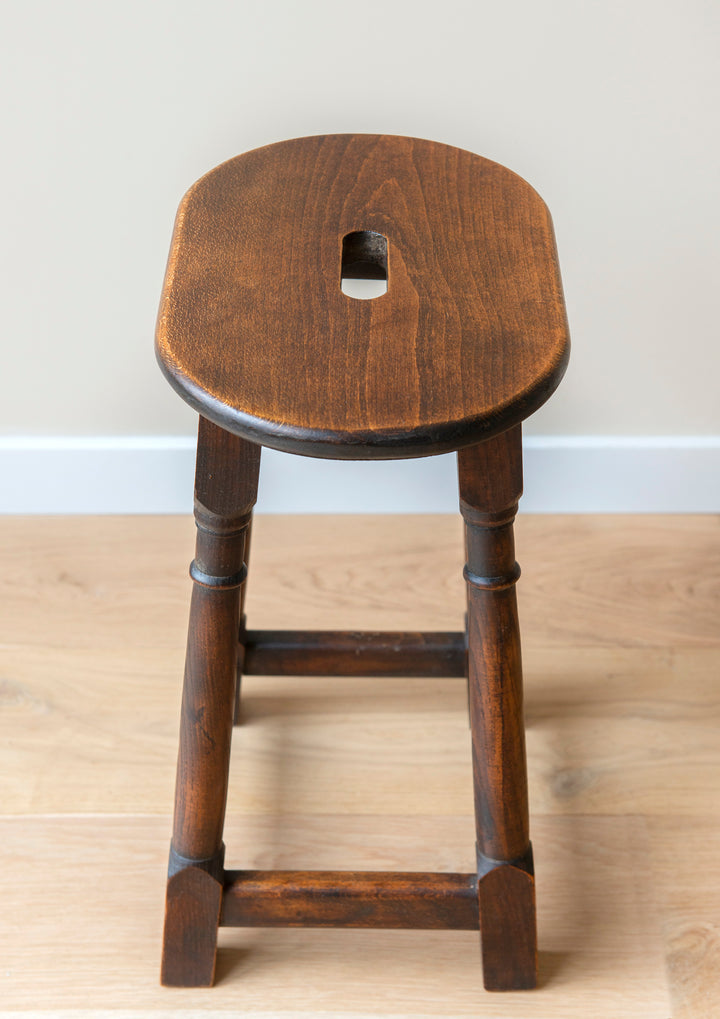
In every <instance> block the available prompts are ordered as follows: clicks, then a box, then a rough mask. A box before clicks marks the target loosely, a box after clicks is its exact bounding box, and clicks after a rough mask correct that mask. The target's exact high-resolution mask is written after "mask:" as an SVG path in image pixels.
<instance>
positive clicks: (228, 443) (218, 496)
mask: <svg viewBox="0 0 720 1019" xmlns="http://www.w3.org/2000/svg"><path fill="white" fill-rule="evenodd" d="M259 467H260V447H259V446H255V445H253V444H252V443H249V442H247V441H245V440H244V439H240V438H238V437H237V436H235V435H231V434H230V433H229V432H226V431H224V430H223V429H221V428H218V427H217V426H216V425H214V424H212V423H211V422H209V421H207V420H206V419H204V418H202V417H201V418H200V427H199V431H198V451H197V466H196V472H195V521H196V524H197V547H196V555H195V559H194V560H193V562H192V565H191V567H190V575H191V577H192V579H193V581H194V584H193V592H192V600H191V605H190V625H189V632H188V644H187V656H186V659H185V682H184V685H183V700H182V714H181V721H180V752H179V756H178V768H177V783H176V788H175V819H174V824H173V838H172V846H171V849H170V867H169V872H168V887H167V904H166V913H165V935H164V941H163V959H162V982H163V984H165V985H169V986H180V987H201V986H210V985H211V984H212V982H213V977H214V971H215V949H216V942H217V927H218V921H219V917H220V906H221V903H222V889H223V878H224V872H223V854H224V846H223V842H222V834H223V823H224V820H225V801H226V796H227V784H228V767H229V763H230V741H231V736H232V724H233V714H234V707H235V680H236V670H237V659H238V619H239V616H240V596H241V590H242V585H243V581H244V579H245V573H246V570H245V566H244V565H243V561H244V552H245V536H246V533H247V528H248V525H249V522H250V515H251V512H252V507H253V505H254V503H255V499H256V496H257V482H258V472H259Z"/></svg>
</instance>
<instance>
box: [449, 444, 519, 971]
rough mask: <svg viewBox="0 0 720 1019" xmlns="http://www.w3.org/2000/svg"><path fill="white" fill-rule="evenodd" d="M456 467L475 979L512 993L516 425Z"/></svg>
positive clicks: (515, 949) (515, 937)
mask: <svg viewBox="0 0 720 1019" xmlns="http://www.w3.org/2000/svg"><path fill="white" fill-rule="evenodd" d="M458 471H459V481H460V509H461V512H462V515H463V517H464V518H465V525H466V530H465V533H466V547H467V566H466V568H465V578H466V580H467V597H468V670H469V691H470V724H471V729H472V745H473V776H474V786H475V821H476V829H477V851H478V896H479V906H480V928H481V932H482V955H483V977H484V982H485V987H486V988H487V990H497V991H501V990H522V989H529V988H532V987H534V986H535V984H536V980H537V936H536V927H535V885H534V876H533V862H532V849H531V846H530V840H529V835H528V795H527V767H526V762H525V728H524V722H523V708H522V666H521V659H520V633H519V627H518V615H517V601H516V597H515V582H516V581H517V579H518V576H519V574H520V570H519V568H518V565H517V563H516V562H515V543H514V539H513V521H514V519H515V514H516V512H517V503H518V499H519V498H520V495H521V494H522V446H521V428H520V426H519V425H517V426H516V427H514V428H512V429H510V431H508V432H505V433H504V434H502V435H499V436H497V437H495V438H493V439H490V440H488V441H486V442H483V443H481V444H479V445H477V446H472V447H470V448H468V449H463V450H460V452H459V453H458Z"/></svg>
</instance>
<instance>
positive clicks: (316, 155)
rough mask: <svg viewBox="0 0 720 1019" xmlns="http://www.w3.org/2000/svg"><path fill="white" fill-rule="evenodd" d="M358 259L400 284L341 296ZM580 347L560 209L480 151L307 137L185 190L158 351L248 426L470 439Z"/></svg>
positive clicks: (199, 394)
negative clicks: (558, 230)
mask: <svg viewBox="0 0 720 1019" xmlns="http://www.w3.org/2000/svg"><path fill="white" fill-rule="evenodd" d="M358 277H359V278H363V277H364V278H384V279H387V292H386V293H385V294H384V295H382V296H380V297H376V298H374V299H371V300H358V299H356V298H353V297H349V296H347V295H346V294H345V293H344V292H343V290H342V289H341V281H342V279H343V278H346V279H347V278H358ZM568 351H569V341H568V329H567V322H566V317H565V309H564V303H563V297H562V288H561V282H560V275H559V270H558V263H557V257H556V251H555V241H554V236H553V229H552V223H551V219H550V214H549V212H548V210H547V208H546V206H545V204H544V202H543V201H542V199H541V198H540V197H539V196H538V194H537V193H536V192H535V191H534V190H533V189H532V188H531V187H530V185H528V184H527V183H526V182H525V181H524V180H522V178H520V177H518V176H517V175H516V174H514V173H512V172H511V171H509V170H507V169H505V168H504V167H502V166H499V165H498V164H496V163H493V162H491V161H490V160H487V159H484V158H482V157H481V156H477V155H473V154H472V153H469V152H465V151H463V150H460V149H456V148H452V147H450V146H447V145H441V144H438V143H434V142H429V141H421V140H418V139H414V138H402V137H394V136H384V135H363V134H358V135H353V134H347V135H327V136H319V137H312V138H300V139H295V140H293V141H287V142H281V143H279V144H276V145H269V146H266V147H265V148H261V149H257V150H255V151H253V152H249V153H246V154H244V155H241V156H238V157H237V158H235V159H231V160H229V161H228V162H226V163H224V164H222V165H221V166H219V167H218V168H217V169H215V170H213V171H211V172H210V173H208V174H207V175H206V176H204V177H202V178H201V179H200V180H199V181H198V182H197V183H196V184H195V185H194V186H193V187H192V188H191V189H190V191H189V192H188V193H187V195H186V196H185V198H184V199H183V202H182V204H181V206H180V210H179V212H178V217H177V221H176V226H175V233H174V238H173V242H172V247H171V252H170V258H169V263H168V269H167V274H166V279H165V285H164V290H163V295H162V300H161V305H160V313H159V319H158V329H157V354H158V358H159V361H160V364H161V366H162V368H163V370H164V372H165V374H166V376H167V377H168V379H169V380H170V382H171V383H172V385H173V386H174V387H175V388H176V389H177V390H178V392H179V393H180V394H181V396H182V397H183V398H184V399H185V400H186V401H187V402H189V403H190V404H191V405H192V406H193V407H195V409H196V410H198V411H199V412H200V414H201V415H203V416H204V417H205V418H207V419H209V420H210V421H212V422H214V423H215V424H216V425H218V426H220V427H221V428H223V429H225V430H227V431H229V432H232V433H234V434H235V435H238V436H240V437H242V438H244V439H248V440H250V441H251V442H255V443H258V444H261V445H263V446H270V447H274V448H276V449H284V450H288V451H290V452H294V453H303V454H306V455H311V456H318V457H329V458H337V459H354V460H357V459H394V458H402V457H413V456H427V455H431V454H434V453H441V452H446V451H448V450H455V449H461V448H463V447H465V446H470V445H474V444H476V443H478V442H481V441H483V440H485V439H487V438H490V437H492V436H494V435H497V434H499V433H502V432H504V431H506V430H507V429H508V428H510V427H511V426H513V425H515V424H517V423H519V422H520V421H522V420H523V419H524V418H526V417H528V415H530V414H531V413H533V411H535V410H536V409H537V408H538V407H539V406H540V405H541V404H542V403H544V402H545V400H546V399H547V398H548V397H549V396H550V395H551V393H552V392H553V391H554V390H555V388H556V387H557V385H558V383H559V382H560V380H561V378H562V376H563V374H564V371H565V367H566V364H567V358H568Z"/></svg>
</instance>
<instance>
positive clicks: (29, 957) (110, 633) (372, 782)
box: [0, 514, 720, 1019]
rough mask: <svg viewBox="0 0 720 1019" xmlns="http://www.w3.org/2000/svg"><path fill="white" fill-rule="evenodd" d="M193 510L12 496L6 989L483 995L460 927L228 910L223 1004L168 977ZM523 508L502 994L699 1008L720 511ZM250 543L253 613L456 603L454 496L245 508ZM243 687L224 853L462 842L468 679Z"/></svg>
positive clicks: (566, 1012) (308, 1003) (529, 1010)
mask: <svg viewBox="0 0 720 1019" xmlns="http://www.w3.org/2000/svg"><path fill="white" fill-rule="evenodd" d="M193 530H194V528H193V523H192V520H191V519H190V518H183V517H174V518H149V517H148V518H142V517H132V518H112V517H102V518H87V517H86V518H68V517H65V518H59V517H53V518H37V517H35V518H30V519H21V518H9V517H8V518H5V519H4V520H3V527H2V528H1V529H0V554H1V555H2V558H3V571H2V575H1V576H0V803H1V804H2V807H1V808H0V809H1V810H2V812H3V814H2V815H0V844H2V846H3V854H2V858H3V867H2V868H0V898H1V899H2V902H3V924H2V929H3V935H4V937H2V936H0V938H1V940H2V946H3V985H2V987H3V1003H2V1005H1V1006H0V1012H2V1010H3V1009H4V1010H6V1011H11V1012H12V1014H16V1013H20V1014H22V1013H25V1014H32V1013H40V1014H43V1013H44V1014H45V1015H46V1016H47V1017H48V1019H49V1017H50V1016H52V1015H57V1013H58V1011H59V1010H61V1009H66V1010H74V1011H73V1012H72V1014H77V1015H78V1016H82V1015H92V1014H97V1013H98V1012H100V1011H102V1010H103V1009H106V1010H112V1011H113V1012H114V1013H115V1014H120V1015H123V1016H124V1019H130V1017H132V1019H140V1016H147V1015H154V1014H157V1015H169V1014H170V1013H174V1012H176V1011H177V1009H178V1008H183V1009H195V1010H204V1011H210V1012H211V1013H212V1012H215V1011H216V1012H217V1013H219V1014H222V1013H231V1012H233V1011H237V1009H238V1008H239V1007H241V1008H242V1009H243V1011H244V1013H245V1014H248V1015H253V1014H255V1015H256V1016H259V1015H261V1014H265V1015H266V1014H267V1011H268V1009H270V1010H272V1009H275V1010H276V1011H286V1012H288V1011H293V1010H294V1011H295V1012H296V1013H298V1014H300V1015H304V1014H305V1015H315V1014H318V1013H319V1012H322V1011H323V1010H324V1011H335V1012H343V1011H345V1012H346V1013H347V1012H353V1011H355V1012H360V1013H362V1012H364V1013H365V1014H377V1015H393V1016H407V1015H415V1016H421V1015H443V1014H447V1013H448V1012H449V1011H450V1012H452V1014H457V1015H481V1016H482V1015H490V1016H496V1015H497V1009H498V999H497V997H491V996H488V997H487V998H486V997H485V996H484V995H483V993H482V991H481V989H480V987H479V975H478V966H477V936H476V935H474V934H473V933H463V932H457V933H453V932H445V931H443V932H438V933H437V934H435V933H433V932H427V931H423V932H402V931H388V932H383V931H372V932H363V931H352V930H347V931H331V932H324V931H322V930H311V931H280V930H275V931H263V930H259V929H257V930H239V929H237V930H234V929H223V930H221V932H220V934H221V936H220V951H219V955H218V973H217V977H218V983H217V984H216V987H215V988H214V990H213V992H212V994H213V999H212V1005H209V1004H208V998H207V993H206V992H203V991H178V990H172V991H171V990H165V991H163V990H161V988H160V987H159V986H158V983H157V968H158V962H159V950H158V945H159V943H160V935H161V927H162V891H161V889H162V884H163V878H164V875H165V870H166V862H167V861H166V846H167V840H168V838H169V835H170V831H171V822H170V818H169V816H168V814H167V808H168V804H169V803H171V801H172V784H173V777H174V762H175V756H176V749H177V725H178V700H179V697H178V695H179V686H180V683H179V677H180V675H181V673H182V655H183V649H184V641H185V632H184V631H185V625H186V619H187V595H188V578H187V559H188V554H189V550H190V549H191V547H192V539H193ZM515 530H516V541H517V546H518V558H520V559H521V561H522V565H523V569H524V573H523V579H522V583H521V584H520V610H521V614H522V624H523V637H524V648H523V651H524V655H523V657H524V672H525V676H524V683H525V713H526V721H527V725H528V728H527V743H528V766H529V782H530V816H531V824H532V834H533V846H534V851H535V859H536V866H537V872H538V874H539V875H541V880H540V882H539V885H538V927H539V943H540V956H539V970H540V985H539V988H538V989H537V990H536V991H534V992H533V993H532V995H524V994H522V995H519V996H518V998H517V999H515V998H512V997H507V996H506V997H503V999H502V1002H501V1004H502V1011H503V1014H504V1015H508V1016H522V1017H524V1019H535V1017H537V1019H542V1017H553V1019H556V1017H557V1019H564V1017H566V1016H578V1017H580V1016H582V1017H585V1016H587V1015H588V1009H590V1012H591V1014H592V1013H593V1012H596V1013H597V1014H598V1015H612V1016H618V1017H621V1019H624V1017H626V1016H627V1017H633V1019H634V1017H636V1016H637V1015H639V1014H642V1015H646V1016H648V1017H649V1019H654V1017H657V1019H667V1017H668V1016H669V1015H673V1016H677V1017H678V1019H708V1017H713V1019H714V1017H715V1016H716V1015H718V1014H720V1000H719V996H718V987H720V980H719V979H718V974H719V973H720V955H719V954H718V946H720V925H719V924H718V916H720V902H719V901H718V900H717V888H718V882H717V880H716V875H717V860H718V856H719V854H720V842H719V841H718V840H719V839H720V827H719V826H718V818H719V817H720V749H719V741H718V731H720V700H719V699H718V696H717V675H718V672H719V671H720V632H719V630H718V626H717V620H718V615H719V612H718V609H719V607H720V588H719V587H718V582H717V578H718V576H719V575H720V571H719V570H718V563H719V562H720V560H719V559H718V538H719V537H720V520H719V519H718V518H717V517H702V516H692V517H678V516H672V517H617V516H614V517H607V518H603V517H525V518H524V517H523V516H522V514H521V515H520V517H519V518H518V520H517V522H516V528H515ZM253 541H254V544H253V564H254V565H253V573H252V580H251V587H250V592H249V595H248V604H247V610H248V616H249V620H250V625H251V626H253V627H259V628H263V627H267V626H273V625H278V624H280V625H282V626H283V627H287V628H301V627H306V626H307V627H310V628H313V627H317V626H320V625H322V626H327V627H336V628H338V629H345V628H349V627H353V626H356V625H361V626H362V627H366V628H369V629H378V630H379V629H386V628H393V629H394V628H397V629H413V628H417V629H428V630H434V629H447V630H455V629H457V628H458V626H461V625H462V615H463V611H464V590H463V582H462V563H463V557H462V535H461V532H460V522H459V520H458V519H457V518H456V517H447V518H440V517H433V518H428V517H422V516H412V517H382V518H378V517H366V518H359V517H342V518H333V517H316V518H308V517H296V518H281V517H267V516H261V517H259V518H257V520H256V524H255V533H254V538H253ZM550 550H552V554H551V551H550ZM291 551H292V555H293V561H294V562H295V563H296V564H297V569H296V570H294V571H292V572H289V571H288V570H287V567H286V564H287V560H288V556H289V554H290V552H291ZM140 574H142V577H143V582H142V584H139V583H138V576H139V575H140ZM245 711H246V716H245V725H244V727H243V728H242V730H237V732H236V734H235V736H234V744H235V745H234V761H233V766H232V770H231V776H230V797H229V803H228V821H227V839H228V844H229V845H232V846H233V852H232V853H229V856H228V861H227V862H228V866H229V867H233V868H251V869H260V870H262V869H269V868H278V869H287V868H290V867H300V868H305V869H328V870H332V869H340V868H343V867H346V866H348V865H351V866H354V867H356V868H357V869H363V870H381V871H382V870H393V869H396V870H407V869H408V868H409V867H413V868H416V867H417V868H418V869H420V870H427V871H435V870H438V871H448V872H452V871H460V872H465V871H471V870H472V868H473V866H474V862H475V861H474V859H472V857H471V856H470V855H468V851H469V849H471V847H472V840H473V827H474V822H473V814H472V796H473V792H472V785H471V782H470V776H469V775H468V768H467V759H468V752H469V740H470V736H469V732H468V728H467V714H466V713H467V700H466V695H465V690H464V686H463V684H462V682H461V681H456V680H434V679H427V680H418V681H415V682H413V681H411V680H394V679H389V680H363V681H362V682H361V683H356V682H354V681H353V680H341V679H322V678H320V679H317V678H313V677H306V678H304V679H302V680H298V679H294V678H282V677H280V678H270V677H248V678H247V679H246V680H245ZM280 751H281V753H280ZM278 758H280V759H281V760H282V761H283V765H282V767H279V766H278V764H277V761H278ZM328 761H332V767H328ZM9 815H14V816H9ZM278 815H280V816H279V817H278ZM280 836H281V837H280ZM687 847H690V849H691V851H687ZM429 957H431V958H432V965H430V966H428V965H427V959H428V958H429ZM666 961H667V968H666ZM278 968H282V971H283V981H282V982H279V981H278V980H277V973H278ZM668 988H669V992H670V994H671V995H672V1004H670V999H669V993H668ZM239 1003H240V1004H239ZM588 1003H592V1004H591V1005H589V1004H588ZM121 1010H123V1011H121Z"/></svg>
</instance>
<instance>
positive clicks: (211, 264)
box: [157, 135, 569, 990]
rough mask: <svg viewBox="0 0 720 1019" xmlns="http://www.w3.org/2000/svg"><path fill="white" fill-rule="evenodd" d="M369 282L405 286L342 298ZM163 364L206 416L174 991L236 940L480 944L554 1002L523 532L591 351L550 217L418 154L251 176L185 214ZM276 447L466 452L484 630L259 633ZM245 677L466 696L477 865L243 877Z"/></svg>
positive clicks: (485, 171) (287, 156)
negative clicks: (538, 874)
mask: <svg viewBox="0 0 720 1019" xmlns="http://www.w3.org/2000/svg"><path fill="white" fill-rule="evenodd" d="M363 278H364V279H381V280H382V279H385V280H387V292H386V293H385V294H384V295H383V296H381V297H377V298H375V299H371V300H359V299H356V298H353V297H350V296H347V295H346V294H345V293H344V292H343V290H342V289H341V282H342V280H343V279H363ZM157 350H158V356H159V360H160V364H161V366H162V368H163V371H164V372H165V374H166V376H167V378H168V380H169V381H170V383H171V384H172V385H173V386H174V387H175V389H177V391H178V392H179V393H180V395H181V396H182V397H183V399H184V400H186V401H187V402H188V403H190V404H191V405H192V406H193V407H194V408H195V409H196V410H197V411H198V412H199V413H200V415H201V417H200V428H199V437H198V449H197V472H196V478H195V517H196V522H197V552H196V556H195V559H194V560H193V562H192V565H191V567H190V575H191V577H192V579H193V581H194V587H193V593H192V604H191V610H190V631H189V638H188V647H187V660H186V670H185V684H184V691H183V702H182V721H181V732H180V755H179V762H178V772H177V789H176V798H175V821H174V828H173V839H172V848H171V851H170V869H169V880H168V889H167V913H166V921H165V939H164V952H163V967H162V980H163V982H164V983H165V984H169V985H181V986H198V985H210V984H211V983H212V981H213V975H214V968H215V949H216V938H217V927H218V924H223V925H229V926H251V927H252V926H257V927H275V926H289V927H303V926H316V927H330V926H338V927H386V928H444V929H463V930H478V929H479V928H481V930H482V957H483V968H484V978H485V986H486V987H487V988H488V989H493V990H505V989H515V988H518V989H519V988H530V987H533V986H534V985H535V982H536V956H537V952H536V933H535V896H534V878H533V863H532V850H531V845H530V841H529V837H528V801H527V775H526V765H525V734H524V726H523V714H522V676H521V664H520V639H519V630H518V620H517V607H516V599H515V582H516V581H517V579H518V576H519V573H520V570H519V568H518V565H517V563H516V562H515V552H514V543H513V520H514V518H515V514H516V512H517V503H518V499H519V497H520V494H521V491H522V465H521V434H520V433H521V422H522V420H523V419H524V418H526V417H527V416H528V415H529V414H532V413H533V411H535V410H536V409H537V408H538V407H539V406H540V405H541V404H542V403H544V401H545V400H546V399H547V398H548V397H549V396H550V394H551V393H552V392H553V391H554V390H555V388H556V387H557V385H558V383H559V382H560V379H561V378H562V375H563V373H564V371H565V366H566V363H567V358H568V350H569V342H568V332H567V323H566V318H565V310H564V305H563V298H562V290H561V283H560V275H559V270H558V264H557V257H556V252H555V243H554V238H553V231H552V225H551V220H550V215H549V213H548V211H547V209H546V207H545V205H544V203H543V202H542V200H541V199H540V198H539V196H538V195H537V194H536V193H535V191H533V190H532V188H531V187H530V186H529V185H528V184H526V183H525V182H524V181H523V180H522V179H520V178H519V177H517V176H516V175H515V174H513V173H511V172H510V171H509V170H506V169H505V168H504V167H502V166H499V165H498V164H496V163H492V162H489V161H488V160H486V159H482V158H481V157H480V156H475V155H472V154H471V153H469V152H464V151H462V150H460V149H455V148H450V147H449V146H446V145H439V144H434V143H432V142H427V141H419V140H416V139H413V138H399V137H392V136H380V135H332V136H326V137H315V138H301V139H297V140H294V141H287V142H282V143H280V144H277V145H270V146H268V147H266V148H262V149H258V150H256V151H254V152H249V153H247V154H246V155H242V156H238V157H237V158H236V159H231V160H229V161H228V162H226V163H223V164H222V165H221V166H219V167H218V168H217V169H215V170H212V171H211V172H210V173H209V174H207V175H206V176H205V177H203V178H202V179H201V180H199V181H198V182H197V184H195V185H194V186H193V187H192V188H191V189H190V191H189V192H188V194H187V195H186V196H185V198H184V199H183V202H182V204H181V206H180V210H179V212H178V217H177V222H176V226H175V234H174V237H173V241H172V248H171V252H170V259H169V264H168V269H167V276H166V280H165V286H164V290H163V295H162V302H161V306H160V314H159V322H158V332H157ZM262 446H269V447H272V448H275V449H281V450H286V451H287V452H290V453H301V454H304V455H306V456H316V457H327V458H334V459H345V460H384V459H401V458H404V457H420V456H432V455H434V454H436V453H444V452H447V451H450V450H456V451H457V454H458V469H459V485H460V509H461V512H462V515H463V517H464V519H465V524H466V536H467V542H466V546H467V565H466V567H465V571H464V575H465V580H466V581H467V607H468V613H467V628H466V632H463V633H401V634H400V633H387V634H368V635H363V634H359V633H341V632H322V631H320V632H313V633H307V632H298V633H294V632H282V631H274V630H272V631H252V630H247V629H246V628H245V625H244V616H243V600H244V581H245V578H246V576H247V566H246V565H245V563H246V561H247V549H248V542H249V534H250V523H251V517H252V510H253V505H254V503H255V500H256V493H257V483H258V471H259V466H260V449H261V447H262ZM238 630H239V633H240V637H239V640H238ZM398 649H400V650H401V652H402V653H398ZM242 672H244V673H246V674H258V675H312V676H317V675H326V676H330V675H333V676H336V675H337V676H459V677H462V676H467V678H468V681H469V690H470V720H471V728H472V749H473V775H474V788H475V816H476V828H477V869H476V871H475V872H473V873H468V874H423V873H412V872H409V873H374V872H367V873H359V872H353V871H350V872H326V871H317V872H314V871H226V870H225V869H224V845H223V841H222V837H223V821H224V814H225V801H226V793H227V783H228V765H229V756H230V739H231V732H232V726H233V719H234V717H235V700H236V688H237V687H238V683H239V676H240V674H241V673H242Z"/></svg>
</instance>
